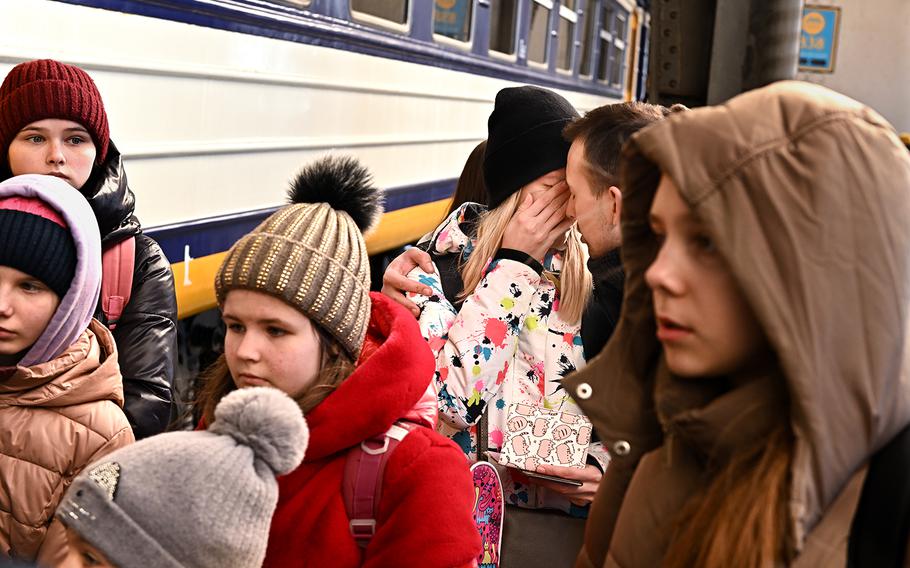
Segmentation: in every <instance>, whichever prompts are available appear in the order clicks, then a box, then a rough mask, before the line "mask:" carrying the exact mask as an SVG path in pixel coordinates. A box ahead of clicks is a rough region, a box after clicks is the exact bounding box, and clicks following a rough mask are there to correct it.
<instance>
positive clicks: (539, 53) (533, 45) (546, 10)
mask: <svg viewBox="0 0 910 568" xmlns="http://www.w3.org/2000/svg"><path fill="white" fill-rule="evenodd" d="M552 11H553V2H552V1H550V0H532V2H531V27H530V29H529V30H528V61H532V62H534V63H541V64H546V63H547V55H548V54H547V44H548V43H550V41H549V40H550V12H552Z"/></svg>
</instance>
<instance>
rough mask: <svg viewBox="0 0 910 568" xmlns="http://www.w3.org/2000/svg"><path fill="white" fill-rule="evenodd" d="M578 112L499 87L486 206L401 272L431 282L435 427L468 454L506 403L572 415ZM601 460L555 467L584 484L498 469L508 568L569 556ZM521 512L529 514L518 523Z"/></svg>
mask: <svg viewBox="0 0 910 568" xmlns="http://www.w3.org/2000/svg"><path fill="white" fill-rule="evenodd" d="M577 116H578V115H577V113H576V112H575V109H573V108H572V106H571V105H570V104H569V103H568V101H566V100H565V99H563V98H562V97H560V96H559V95H557V94H555V93H553V92H551V91H547V90H545V89H540V88H537V87H517V88H509V89H504V90H502V91H500V92H499V94H498V95H497V97H496V103H495V108H494V110H493V113H492V114H491V115H490V119H489V132H488V134H489V136H488V139H487V145H486V150H485V154H484V160H483V173H484V180H485V185H486V188H487V192H488V203H487V204H486V206H485V205H481V204H477V203H465V204H463V205H462V206H461V207H459V208H458V209H456V210H455V211H454V212H453V213H452V214H451V215H450V216H449V217H448V219H446V221H444V222H443V223H442V224H441V225H440V226H439V227H438V228H437V229H436V230H435V231H434V232H433V233H432V234H431V235H430V237H429V238H428V239H427V240H425V241H424V242H422V243H421V244H420V245H419V246H420V247H421V248H423V249H424V250H426V251H427V252H429V253H430V255H431V257H432V258H433V261H434V264H435V266H434V267H432V269H430V270H427V271H424V270H422V269H419V268H418V269H415V270H413V271H412V272H411V273H410V274H409V277H410V278H411V279H413V280H415V281H417V282H420V283H421V284H423V285H425V286H426V287H427V290H426V292H427V293H426V294H416V295H410V296H409V297H410V299H411V300H412V301H413V302H414V303H415V304H416V305H417V307H418V309H419V322H420V326H421V331H422V332H423V334H424V337H425V338H426V339H427V341H428V342H429V345H430V348H431V349H432V351H433V353H434V355H435V356H436V386H437V388H438V391H439V410H440V418H441V425H440V430H441V431H442V432H443V433H445V434H447V435H449V436H450V437H451V438H452V439H453V440H454V441H455V442H456V443H458V444H459V446H461V448H462V449H463V450H464V452H465V454H467V455H468V457H469V459H471V460H476V459H485V458H486V457H487V456H486V455H484V454H486V451H487V450H488V451H490V452H491V453H493V452H500V451H501V449H502V447H503V445H504V442H505V438H506V434H505V432H506V420H507V417H508V411H509V407H510V405H512V404H514V403H519V402H520V403H528V404H531V405H533V406H537V407H542V408H547V409H556V410H561V411H566V412H570V413H580V411H579V409H578V407H577V406H576V405H575V402H574V401H573V400H572V399H571V398H570V397H569V396H568V395H567V393H566V391H565V390H564V389H563V388H562V386H561V380H562V378H563V377H565V376H566V375H568V374H569V373H571V372H573V371H574V370H576V369H578V368H581V367H583V366H584V364H585V358H584V349H583V345H582V341H581V333H580V329H581V319H582V313H583V312H584V309H585V306H586V303H587V301H588V298H589V297H590V294H591V275H590V273H589V272H588V271H587V270H586V269H585V262H586V260H587V251H586V249H585V247H584V245H583V244H582V242H581V239H580V236H579V234H578V232H577V230H576V229H575V228H574V227H573V222H574V219H572V218H570V217H568V216H567V215H566V209H567V204H568V200H569V197H570V193H569V190H568V187H567V185H566V182H565V177H566V172H565V166H566V159H567V155H568V149H569V144H568V143H567V142H566V141H565V140H564V139H563V137H562V130H563V128H564V127H565V126H566V124H568V123H569V122H570V121H572V120H574V119H575V118H577ZM604 465H605V464H600V465H595V464H594V463H591V464H587V465H584V466H583V467H579V468H568V467H566V468H560V469H565V470H566V476H567V477H568V476H572V477H574V478H576V479H577V480H578V485H569V484H566V483H553V482H546V481H540V480H539V479H535V478H529V477H526V476H524V475H523V474H521V473H520V472H518V470H515V469H512V468H508V469H507V468H501V470H500V473H501V475H502V476H503V488H504V492H505V499H506V503H507V504H510V505H517V506H520V507H522V510H521V511H519V510H518V507H508V508H507V510H506V513H505V520H506V531H505V539H506V541H505V543H504V544H503V556H502V558H503V562H505V563H506V564H504V565H522V563H523V562H525V560H523V558H527V557H528V556H534V557H535V558H536V561H540V562H544V563H545V564H547V563H549V560H548V559H551V560H552V562H553V565H561V564H565V563H566V562H568V561H570V560H571V558H574V556H575V553H576V552H577V547H578V546H580V543H581V536H580V535H581V532H582V527H583V523H584V516H585V515H586V514H587V507H585V505H586V504H587V503H588V502H590V500H591V499H592V498H593V495H594V491H595V490H596V487H597V482H598V481H599V479H600V477H601V471H602V467H604ZM544 510H548V512H543V511H544ZM529 511H530V512H529ZM524 515H534V517H533V518H526V519H525V520H522V521H520V522H519V523H518V524H516V520H517V519H519V517H522V516H524ZM519 524H520V525H521V527H525V526H535V527H537V528H538V529H539V533H541V534H543V535H545V536H546V538H544V539H536V538H533V537H530V536H528V534H529V533H523V532H519ZM522 534H524V535H525V536H521V535H522ZM516 539H517V541H518V542H515V541H516ZM555 543H558V544H555ZM563 551H566V552H565V554H564V555H563V556H561V557H560V556H559V554H560V553H562V552H563ZM554 553H555V556H554Z"/></svg>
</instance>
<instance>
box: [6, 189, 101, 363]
mask: <svg viewBox="0 0 910 568" xmlns="http://www.w3.org/2000/svg"><path fill="white" fill-rule="evenodd" d="M10 197H16V198H24V199H26V200H32V199H39V200H41V202H43V204H44V205H46V206H48V208H50V209H51V210H52V211H53V212H54V213H56V214H57V215H58V216H59V218H60V219H61V220H62V221H63V226H65V227H66V231H67V233H68V240H69V241H70V242H71V243H72V244H73V247H74V251H75V267H74V268H73V271H72V272H71V273H70V272H69V269H68V268H61V267H59V266H55V265H56V264H57V263H60V264H67V263H68V262H69V257H66V258H58V257H55V256H53V255H54V254H55V251H56V250H58V249H55V246H56V245H55V243H54V242H51V241H49V242H42V243H35V244H34V248H33V249H31V250H29V251H26V252H28V253H29V254H31V255H32V256H33V257H34V258H32V259H28V260H26V261H24V262H27V263H34V264H35V265H36V266H38V268H29V269H28V270H34V271H36V272H41V271H42V270H45V271H47V272H45V274H48V275H49V276H48V278H49V279H51V280H53V279H54V278H56V277H55V276H53V277H52V276H50V275H53V274H55V273H56V271H57V270H60V271H61V272H66V273H67V277H66V279H67V282H66V289H65V290H64V291H65V294H60V297H61V298H60V304H59V305H58V306H57V311H56V312H54V315H53V316H51V321H50V322H49V323H48V324H47V327H45V328H44V332H43V333H42V334H41V335H40V336H39V337H38V340H37V341H36V342H35V343H34V345H32V346H31V348H30V349H29V350H28V351H27V352H26V353H25V355H24V356H23V357H22V360H20V361H19V365H21V366H23V367H29V366H32V365H35V364H38V363H45V362H47V361H50V360H51V359H54V358H55V357H57V356H58V355H60V354H61V353H63V352H64V351H66V349H67V348H68V347H69V346H70V345H72V344H73V342H74V341H76V339H78V338H79V336H80V335H82V333H83V332H85V330H86V328H87V327H88V324H89V322H90V321H91V319H92V314H94V313H95V307H96V306H97V305H98V295H99V293H100V292H101V235H100V234H99V233H98V221H97V220H96V219H95V215H94V213H92V209H91V207H89V204H88V201H86V200H85V198H84V197H83V196H82V195H81V194H80V193H79V192H78V191H74V190H73V188H72V187H70V185H69V184H68V183H66V182H65V181H63V180H62V179H60V178H56V177H53V176H43V175H37V174H29V175H23V176H15V177H11V178H9V179H8V180H6V181H4V182H2V183H0V199H5V198H10ZM13 203H15V202H13ZM22 213H23V212H21V211H20V212H18V214H22ZM7 219H9V218H7ZM58 226H59V225H58ZM44 228H48V227H47V226H46V225H45V226H44ZM0 230H9V231H10V233H13V232H14V231H12V227H7V226H6V223H5V222H4V221H0ZM10 238H11V239H12V240H13V241H14V242H17V243H21V240H20V239H22V238H23V235H16V234H10ZM53 238H54V237H51V239H53ZM5 239H6V237H5V236H2V237H0V247H3V246H4V245H5ZM16 246H18V245H16ZM19 252H21V251H19ZM0 264H2V262H0ZM43 264H47V265H49V266H45V267H43V268H42V267H41V266H42V265H43ZM20 270H22V271H23V272H26V273H28V274H31V275H32V276H35V277H36V278H40V276H39V275H38V274H36V273H32V272H29V271H28V270H26V269H25V268H22V269H20ZM42 281H44V280H42ZM44 282H45V283H46V284H48V285H49V286H50V285H51V284H50V282H47V281H44Z"/></svg>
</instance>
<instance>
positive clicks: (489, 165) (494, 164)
mask: <svg viewBox="0 0 910 568" xmlns="http://www.w3.org/2000/svg"><path fill="white" fill-rule="evenodd" d="M576 118H578V112H576V110H575V108H573V107H572V105H571V104H569V101H567V100H566V99H564V98H562V97H561V96H559V95H557V94H556V93H554V92H553V91H548V90H546V89H541V88H540V87H531V86H528V85H526V86H523V87H509V88H507V89H503V90H501V91H499V93H497V94H496V103H495V105H494V107H493V112H492V114H490V120H489V122H488V124H487V130H488V133H487V149H486V152H484V156H483V177H484V181H485V182H486V185H487V191H488V192H489V206H490V209H494V208H496V207H498V206H499V205H500V204H501V203H502V202H503V201H505V200H506V199H508V198H509V196H510V195H512V194H513V193H515V192H517V191H518V190H520V189H521V188H522V187H524V186H525V185H526V184H527V183H529V182H531V181H534V180H535V179H537V178H539V177H540V176H542V175H544V174H546V173H549V172H552V171H553V170H558V169H560V168H564V167H566V157H567V156H568V155H569V146H570V144H569V143H568V142H566V141H565V140H564V139H563V137H562V129H563V128H565V126H566V125H567V124H568V123H569V122H571V121H572V120H574V119H576Z"/></svg>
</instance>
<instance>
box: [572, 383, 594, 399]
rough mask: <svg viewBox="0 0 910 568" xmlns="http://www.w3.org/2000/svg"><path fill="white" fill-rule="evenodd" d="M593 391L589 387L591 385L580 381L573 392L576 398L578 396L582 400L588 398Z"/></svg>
mask: <svg viewBox="0 0 910 568" xmlns="http://www.w3.org/2000/svg"><path fill="white" fill-rule="evenodd" d="M593 392H594V391H593V390H592V389H591V385H589V384H588V383H581V384H580V385H578V387H577V388H576V389H575V394H576V395H578V398H580V399H582V400H588V399H589V398H591V394H592V393H593Z"/></svg>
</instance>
